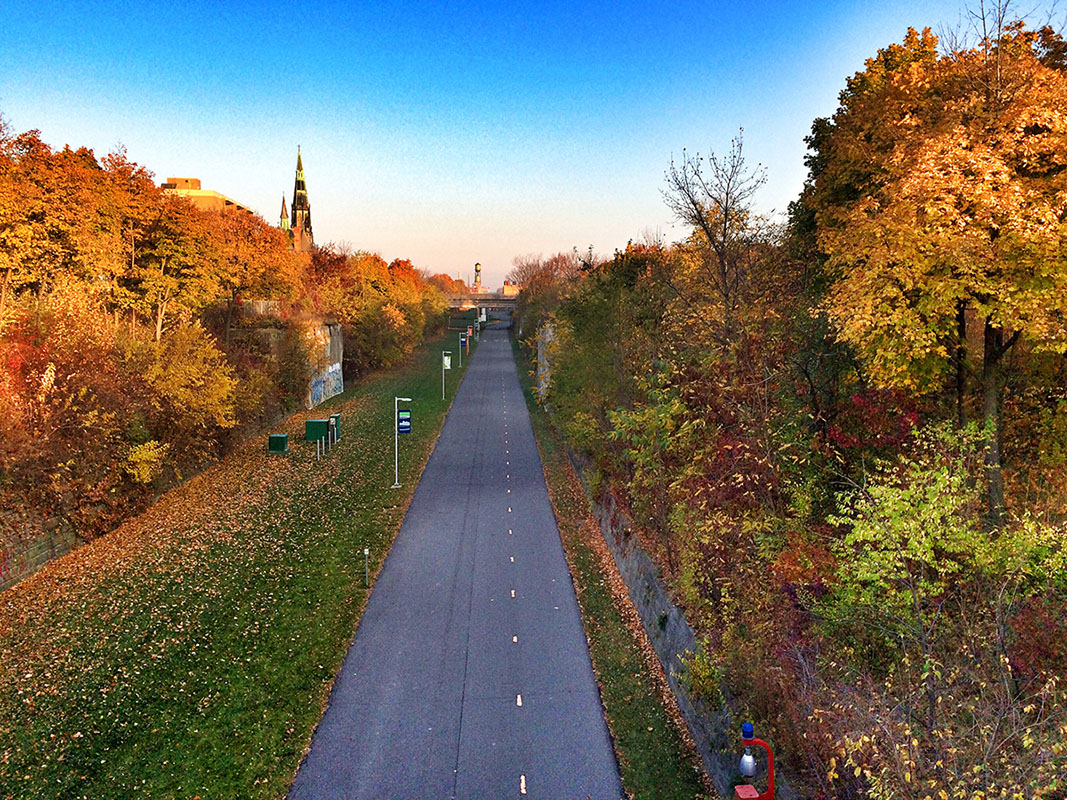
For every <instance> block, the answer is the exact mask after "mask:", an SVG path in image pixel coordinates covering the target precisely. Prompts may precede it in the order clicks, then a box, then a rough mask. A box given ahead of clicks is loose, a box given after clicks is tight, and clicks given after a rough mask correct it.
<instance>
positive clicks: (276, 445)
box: [267, 433, 289, 455]
mask: <svg viewBox="0 0 1067 800" xmlns="http://www.w3.org/2000/svg"><path fill="white" fill-rule="evenodd" d="M267 452H268V453H277V454H278V455H285V454H286V453H288V452H289V434H288V433H272V434H271V435H270V437H269V438H268V440H267Z"/></svg>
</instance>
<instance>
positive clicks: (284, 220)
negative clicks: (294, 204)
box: [278, 192, 291, 233]
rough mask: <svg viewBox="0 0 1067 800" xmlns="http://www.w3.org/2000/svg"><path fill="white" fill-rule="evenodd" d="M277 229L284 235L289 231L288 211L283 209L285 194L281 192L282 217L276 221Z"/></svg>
mask: <svg viewBox="0 0 1067 800" xmlns="http://www.w3.org/2000/svg"><path fill="white" fill-rule="evenodd" d="M278 227H279V228H281V229H282V230H283V231H285V232H286V233H288V232H289V231H290V230H291V229H290V227H289V209H288V208H286V207H285V192H282V215H281V218H280V219H279V220H278Z"/></svg>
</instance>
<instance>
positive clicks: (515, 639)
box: [511, 636, 519, 644]
mask: <svg viewBox="0 0 1067 800" xmlns="http://www.w3.org/2000/svg"><path fill="white" fill-rule="evenodd" d="M511 641H513V642H515V644H518V643H519V637H518V636H512V637H511Z"/></svg>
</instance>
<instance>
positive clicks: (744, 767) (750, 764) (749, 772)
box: [741, 747, 756, 778]
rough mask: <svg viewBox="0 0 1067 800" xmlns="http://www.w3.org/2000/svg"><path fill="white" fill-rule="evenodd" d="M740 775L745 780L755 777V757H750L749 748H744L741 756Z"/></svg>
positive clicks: (750, 750) (750, 751)
mask: <svg viewBox="0 0 1067 800" xmlns="http://www.w3.org/2000/svg"><path fill="white" fill-rule="evenodd" d="M741 774H742V775H743V776H744V777H746V778H755V777H756V757H755V756H754V755H752V748H751V747H746V748H745V754H744V755H743V756H741Z"/></svg>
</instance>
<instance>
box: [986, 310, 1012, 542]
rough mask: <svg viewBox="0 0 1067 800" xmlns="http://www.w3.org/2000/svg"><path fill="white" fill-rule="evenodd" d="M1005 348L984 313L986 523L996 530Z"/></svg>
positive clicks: (1000, 504) (1000, 508)
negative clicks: (1001, 374)
mask: <svg viewBox="0 0 1067 800" xmlns="http://www.w3.org/2000/svg"><path fill="white" fill-rule="evenodd" d="M1013 342H1014V340H1013ZM1009 346H1010V345H1009ZM1006 349H1007V348H1006V347H1005V346H1004V333H1003V331H1001V330H1000V329H999V328H995V327H993V324H992V323H991V322H990V321H989V318H988V317H987V318H986V321H985V348H984V352H983V355H982V421H983V423H984V424H985V476H986V498H987V509H986V511H987V523H986V524H987V525H988V526H989V529H990V530H997V529H999V528H1000V527H1001V526H1002V525H1003V524H1004V476H1003V475H1002V474H1001V468H1000V467H1001V464H1000V433H999V431H1000V359H1001V357H1002V356H1003V355H1004V351H1005V350H1006Z"/></svg>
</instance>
